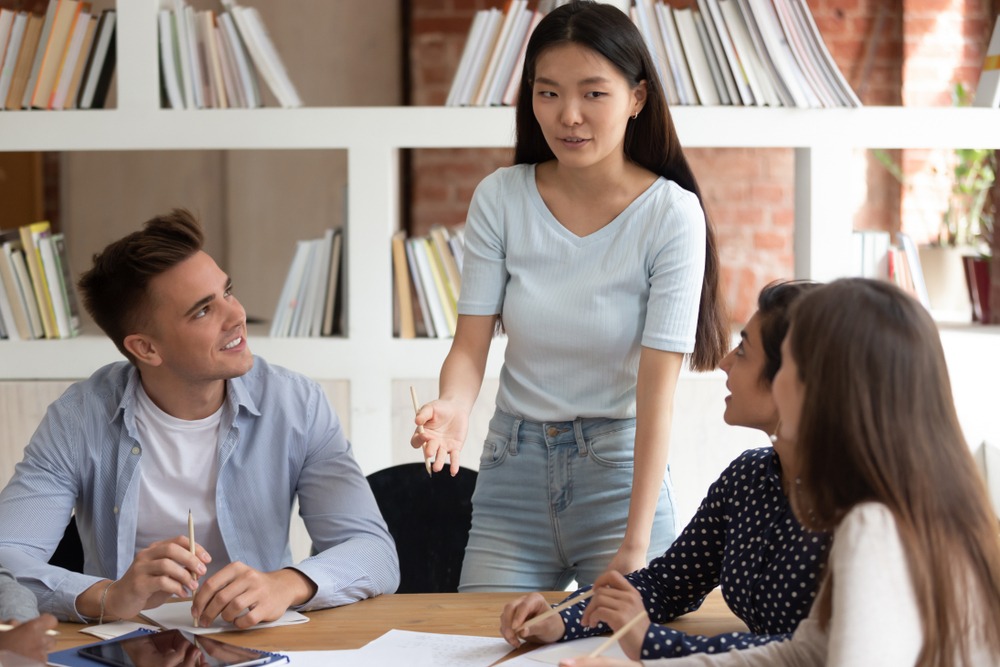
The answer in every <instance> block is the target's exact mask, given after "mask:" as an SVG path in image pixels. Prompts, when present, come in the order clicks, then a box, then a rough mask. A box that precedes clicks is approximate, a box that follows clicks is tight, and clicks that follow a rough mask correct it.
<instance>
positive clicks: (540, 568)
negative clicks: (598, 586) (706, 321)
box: [459, 410, 677, 592]
mask: <svg viewBox="0 0 1000 667" xmlns="http://www.w3.org/2000/svg"><path fill="white" fill-rule="evenodd" d="M634 441H635V419H603V418H593V419H577V420H575V421H568V422H546V423H538V422H530V421H525V420H522V419H520V418H518V417H515V416H513V415H509V414H506V413H504V412H501V411H500V410H497V411H496V413H495V414H494V415H493V418H492V419H491V420H490V428H489V433H488V435H487V436H486V441H485V443H484V444H483V453H482V456H481V457H480V461H479V476H478V478H477V480H476V490H475V493H474V494H473V496H472V529H471V531H470V533H469V544H468V546H467V547H466V549H465V562H464V563H463V566H462V578H461V583H460V585H459V590H460V591H462V592H471V591H539V590H561V589H564V588H566V586H567V585H568V584H569V583H570V582H571V581H573V580H574V579H575V580H576V581H577V583H579V584H580V585H581V586H582V585H588V584H590V583H592V582H593V581H594V579H595V578H597V576H598V575H600V574H601V573H602V572H603V571H604V570H605V569H606V568H607V565H608V563H609V562H610V561H611V559H612V558H613V557H614V555H615V553H616V552H617V551H618V547H619V546H620V545H621V542H622V539H623V538H624V536H625V525H626V522H627V520H628V508H629V502H630V499H631V492H632V469H633V449H634V444H635V442H634ZM676 536H677V526H676V519H675V514H674V497H673V489H672V487H671V485H670V476H669V474H668V475H667V478H666V479H665V480H664V482H663V484H662V486H661V487H660V497H659V500H658V502H657V508H656V517H655V519H654V522H653V529H652V536H651V540H650V545H649V552H648V554H647V560H649V559H652V558H654V557H656V556H659V555H660V554H662V553H663V552H664V551H666V549H667V547H668V546H670V544H671V543H672V542H673V541H674V538H675V537H676Z"/></svg>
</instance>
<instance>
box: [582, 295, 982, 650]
mask: <svg viewBox="0 0 1000 667" xmlns="http://www.w3.org/2000/svg"><path fill="white" fill-rule="evenodd" d="M773 393H774V398H775V402H776V403H777V406H778V412H779V414H780V416H781V420H782V435H783V436H785V437H787V438H789V439H790V440H791V441H792V442H793V443H794V446H793V447H791V448H790V449H791V452H792V455H791V456H788V457H784V458H783V459H782V463H783V465H788V466H790V469H791V470H792V471H793V474H794V476H795V478H796V485H795V486H796V488H795V492H794V493H793V495H792V504H793V508H794V510H795V513H796V515H797V516H798V518H799V520H800V521H801V522H802V523H803V525H805V526H806V527H807V528H811V529H815V530H831V529H832V530H833V531H834V538H833V547H832V548H831V550H830V557H829V562H828V565H827V574H826V577H825V581H824V583H823V586H822V588H821V591H820V593H819V595H818V596H817V599H816V602H815V603H814V605H813V608H812V611H811V612H810V615H809V618H808V619H806V620H805V621H803V623H802V624H801V625H800V626H799V629H798V630H797V631H796V633H795V635H794V636H793V637H792V639H791V640H790V641H788V642H785V643H781V644H769V645H767V646H763V647H759V648H753V649H748V650H746V651H737V652H732V653H728V654H724V655H719V656H691V657H689V658H683V659H680V660H676V661H671V662H670V663H669V664H670V666H671V667H679V666H684V665H751V666H752V665H836V666H838V667H840V666H844V667H846V666H848V665H850V666H851V667H855V666H858V665H861V666H863V665H872V666H875V665H877V666H878V667H892V666H895V665H900V666H903V665H905V666H907V667H910V666H911V665H916V666H918V667H969V666H975V667H979V666H983V667H985V666H994V665H997V664H1000V531H998V525H997V518H996V516H995V515H994V513H993V510H992V508H991V507H990V503H989V499H988V496H987V493H986V489H985V485H984V484H983V482H982V479H981V478H980V477H979V475H978V473H977V471H976V468H975V464H974V462H973V460H972V456H971V454H970V451H969V448H968V445H967V443H966V442H965V439H964V438H963V436H962V430H961V427H960V426H959V423H958V418H957V416H956V413H955V406H954V401H953V399H952V395H951V385H950V383H949V380H948V370H947V367H946V365H945V360H944V353H943V350H942V348H941V342H940V339H939V337H938V333H937V329H936V327H935V324H934V322H933V321H932V320H931V318H930V316H929V315H928V314H927V311H926V310H924V309H923V307H921V306H920V305H919V304H918V303H917V302H916V301H914V300H913V299H912V298H910V297H909V296H907V295H906V294H905V293H903V292H902V291H901V290H899V289H898V288H896V287H895V286H893V285H890V284H888V283H884V282H880V281H872V280H864V279H845V280H839V281H836V282H833V283H831V284H830V285H827V286H825V287H822V288H820V289H817V290H815V291H814V292H812V293H810V294H808V295H806V296H804V297H803V298H802V299H801V300H799V301H798V302H797V303H796V305H795V306H794V308H793V314H792V326H791V329H790V331H789V333H788V335H787V337H786V338H785V342H784V344H783V346H782V366H781V369H780V371H779V372H778V375H777V376H776V377H775V381H774V385H773ZM565 664H566V665H575V666H577V667H597V666H600V667H611V666H615V665H627V664H634V663H627V662H621V661H614V660H601V659H595V660H587V659H578V660H573V661H566V662H565ZM645 664H647V665H648V664H650V663H648V662H647V663H645Z"/></svg>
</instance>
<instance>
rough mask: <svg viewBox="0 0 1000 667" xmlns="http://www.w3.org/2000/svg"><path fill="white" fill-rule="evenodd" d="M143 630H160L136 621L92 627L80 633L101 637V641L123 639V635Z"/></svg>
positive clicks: (115, 622) (116, 622)
mask: <svg viewBox="0 0 1000 667" xmlns="http://www.w3.org/2000/svg"><path fill="white" fill-rule="evenodd" d="M142 629H145V630H152V631H154V632H155V631H157V630H159V629H160V628H158V627H156V626H155V625H145V624H143V623H136V622H134V621H114V622H113V623H104V624H102V625H91V626H88V627H86V628H84V629H82V630H80V632H82V633H84V634H88V635H94V636H95V637H99V638H101V639H114V638H115V637H121V636H122V635H127V634H128V633H130V632H135V631H136V630H142Z"/></svg>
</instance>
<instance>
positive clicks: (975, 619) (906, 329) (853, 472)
mask: <svg viewBox="0 0 1000 667" xmlns="http://www.w3.org/2000/svg"><path fill="white" fill-rule="evenodd" d="M789 336H790V338H789V341H788V342H789V351H790V352H791V354H792V356H793V357H794V359H795V361H796V365H797V366H798V369H799V380H800V381H801V382H802V383H803V385H804V395H803V402H802V414H801V417H800V421H799V429H798V433H797V434H796V436H795V437H796V441H797V443H798V447H797V450H796V462H797V472H798V477H799V480H800V483H799V484H798V485H797V486H798V489H799V491H798V493H797V494H796V495H795V496H793V498H792V501H793V507H794V508H795V513H796V515H797V516H798V517H799V520H800V521H801V522H802V523H803V525H805V526H806V527H807V528H812V529H819V530H824V529H825V530H829V529H831V528H833V527H835V526H836V525H837V524H838V523H839V522H840V521H841V519H842V518H843V517H844V515H845V514H846V513H847V512H848V511H850V509H851V508H852V507H854V506H855V505H857V504H858V503H862V502H865V501H874V502H878V503H881V504H883V505H885V506H886V507H888V508H889V511H890V512H892V515H893V517H894V518H895V520H896V526H897V528H898V530H899V536H900V539H901V540H902V543H903V550H904V551H905V553H906V558H907V561H908V565H909V571H910V577H911V579H912V581H913V588H914V591H915V593H916V599H917V605H918V608H919V613H920V620H921V625H922V626H923V634H924V645H923V646H922V647H921V650H920V655H919V658H918V660H917V665H918V666H920V667H929V666H934V667H950V666H951V665H955V664H968V661H969V657H970V656H969V652H968V649H969V643H970V640H973V641H976V640H978V641H981V642H982V643H983V644H984V645H985V646H987V647H988V648H990V649H992V651H993V654H994V655H1000V536H998V531H997V518H996V516H995V515H994V513H993V509H992V507H991V506H990V503H989V497H988V495H987V493H986V488H985V485H984V483H983V481H982V479H981V478H980V476H979V474H978V472H977V470H976V467H975V463H974V461H973V459H972V455H971V453H970V451H969V447H968V445H967V443H966V441H965V438H964V437H963V435H962V429H961V426H960V425H959V422H958V416H957V415H956V413H955V404H954V400H953V398H952V394H951V384H950V383H949V380H948V369H947V366H946V364H945V359H944V352H943V350H942V348H941V340H940V338H939V336H938V332H937V327H936V326H935V324H934V322H933V320H931V318H930V316H929V315H928V313H927V311H926V310H925V309H924V308H923V307H922V306H921V305H920V304H918V303H917V302H916V301H915V300H913V299H912V298H911V297H909V296H908V295H906V294H905V293H904V292H903V291H902V290H900V289H899V288H897V287H895V286H894V285H891V284H889V283H887V282H883V281H875V280H865V279H860V278H852V279H843V280H838V281H835V282H833V283H830V284H829V285H826V286H823V287H820V288H818V289H816V290H814V291H812V292H811V293H809V294H806V295H805V296H803V297H802V298H801V299H799V300H797V301H796V302H795V304H794V305H793V306H792V327H791V331H790V333H789ZM829 576H830V575H829V574H828V575H827V577H828V578H829ZM829 584H830V581H829V579H828V580H827V582H826V585H824V586H823V589H822V592H821V593H820V596H819V597H818V598H817V604H819V605H820V607H819V609H820V620H821V622H822V623H824V624H825V623H827V622H828V621H829V618H830V616H831V613H832V593H831V589H832V586H830V585H829ZM970 598H971V599H972V600H974V601H975V604H973V603H971V602H970Z"/></svg>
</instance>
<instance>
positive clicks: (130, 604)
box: [88, 535, 212, 619]
mask: <svg viewBox="0 0 1000 667" xmlns="http://www.w3.org/2000/svg"><path fill="white" fill-rule="evenodd" d="M210 562H212V557H211V556H210V555H209V554H208V552H207V551H205V549H203V548H202V547H201V546H200V545H198V544H195V554H194V555H192V554H191V550H190V548H189V547H188V538H187V536H184V535H181V536H178V537H175V538H173V539H171V540H161V541H159V542H154V543H153V544H151V545H149V546H148V547H146V548H145V549H143V550H142V551H140V552H139V553H138V554H136V557H135V560H134V561H132V565H130V566H129V568H128V570H126V572H125V574H124V575H123V576H122V578H121V579H119V580H117V581H115V582H113V584H112V585H111V587H110V588H109V589H108V590H107V593H106V594H105V591H104V587H106V586H108V584H103V583H101V584H96V585H95V586H93V587H91V589H88V591H90V590H94V589H95V588H97V589H98V590H99V592H100V594H101V595H102V596H103V597H104V617H105V618H106V619H107V618H132V617H133V616H135V615H136V614H138V613H139V612H140V611H142V610H143V609H152V608H153V607H159V606H160V605H161V604H163V603H164V602H166V601H167V600H169V599H170V598H171V597H174V596H176V597H187V596H188V595H190V594H191V591H194V590H197V588H198V578H199V577H200V576H202V575H203V574H205V572H206V569H205V563H210ZM89 615H90V616H94V617H96V616H97V615H98V614H96V613H90V614H89Z"/></svg>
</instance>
